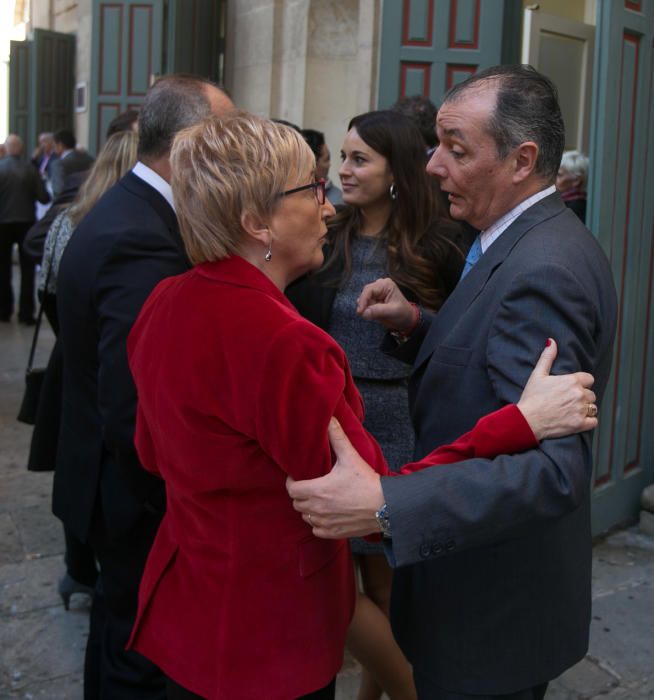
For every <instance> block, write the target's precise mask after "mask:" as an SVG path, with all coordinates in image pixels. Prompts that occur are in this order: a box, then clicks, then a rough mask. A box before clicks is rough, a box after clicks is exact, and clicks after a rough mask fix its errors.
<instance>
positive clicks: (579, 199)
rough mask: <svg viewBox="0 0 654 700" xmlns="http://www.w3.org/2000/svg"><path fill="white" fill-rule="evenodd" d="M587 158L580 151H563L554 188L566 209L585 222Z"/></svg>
mask: <svg viewBox="0 0 654 700" xmlns="http://www.w3.org/2000/svg"><path fill="white" fill-rule="evenodd" d="M587 182H588V158H587V157H586V156H585V155H584V154H583V153H581V152H580V151H564V152H563V156H562V157H561V165H560V167H559V172H558V173H557V175H556V189H557V190H558V191H559V192H560V193H561V199H562V200H563V201H564V203H565V205H566V207H568V209H572V211H573V212H574V213H575V214H576V215H577V216H578V217H579V218H580V219H581V220H582V221H583V222H584V223H585V222H586V184H587Z"/></svg>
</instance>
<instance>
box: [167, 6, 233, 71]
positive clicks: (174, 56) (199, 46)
mask: <svg viewBox="0 0 654 700" xmlns="http://www.w3.org/2000/svg"><path fill="white" fill-rule="evenodd" d="M166 28H167V32H166V33H167V35H168V45H167V63H166V66H165V71H166V73H193V74H194V75H201V76H202V77H203V78H209V79H210V80H213V81H214V82H216V83H222V82H223V72H224V65H223V63H224V55H225V3H224V2H223V1H222V0H170V2H169V4H168V15H167V20H166Z"/></svg>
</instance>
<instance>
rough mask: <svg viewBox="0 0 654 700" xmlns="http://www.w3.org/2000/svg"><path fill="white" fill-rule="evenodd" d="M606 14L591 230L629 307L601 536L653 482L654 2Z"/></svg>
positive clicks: (612, 407)
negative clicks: (653, 188)
mask: <svg viewBox="0 0 654 700" xmlns="http://www.w3.org/2000/svg"><path fill="white" fill-rule="evenodd" d="M597 11H598V22H597V34H596V37H597V40H596V54H595V79H594V86H593V92H594V95H593V120H592V123H591V146H590V154H589V155H590V173H591V175H590V183H589V196H590V199H589V217H590V218H589V222H588V226H589V228H590V229H591V231H593V233H595V235H596V236H597V237H598V239H599V240H600V242H601V244H602V245H603V247H604V249H605V250H606V251H607V253H608V255H609V257H610V260H611V264H612V267H613V275H614V279H615V283H616V287H617V290H618V295H619V309H620V316H619V325H618V335H617V339H616V345H615V359H614V368H613V375H612V379H611V382H610V384H609V388H608V391H607V395H606V397H605V399H604V403H603V405H602V412H601V417H600V418H601V419H600V430H599V431H598V435H597V440H596V450H595V454H596V469H595V475H594V478H595V493H594V504H593V528H594V531H595V532H601V531H603V530H606V529H607V528H609V527H613V526H614V525H616V524H618V523H620V522H623V521H625V520H627V519H629V518H632V517H634V516H635V515H636V514H637V513H638V509H639V506H638V501H639V498H640V493H641V491H642V489H643V487H644V486H645V485H646V484H649V483H651V482H652V481H654V430H653V427H654V398H653V397H654V304H653V303H652V296H653V293H654V279H653V274H654V235H653V233H652V232H653V231H654V196H653V195H652V182H653V181H654V82H653V81H654V70H653V69H654V4H653V3H652V2H647V1H646V0H619V1H618V0H615V1H612V2H599V3H597Z"/></svg>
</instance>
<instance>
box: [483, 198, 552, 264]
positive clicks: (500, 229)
mask: <svg viewBox="0 0 654 700" xmlns="http://www.w3.org/2000/svg"><path fill="white" fill-rule="evenodd" d="M553 192H556V187H555V186H554V185H550V186H549V187H547V188H546V189H544V190H541V191H540V192H536V194H532V195H531V197H527V199H525V200H524V201H522V202H520V204H518V206H516V207H513V209H511V211H509V212H507V213H506V214H504V216H500V218H499V219H498V220H497V221H496V222H495V223H494V224H491V225H490V226H489V227H488V228H487V229H485V230H484V231H482V232H481V233H480V234H479V239H480V242H481V252H482V253H485V252H486V251H487V250H488V249H489V248H490V246H491V244H493V243H494V242H495V241H496V240H497V239H498V238H499V237H500V236H501V235H502V234H503V233H504V231H506V229H507V228H509V226H510V225H511V224H512V223H513V222H514V221H515V220H516V219H517V218H518V217H519V216H520V214H522V213H524V212H526V211H527V209H529V207H533V206H534V204H536V202H540V200H541V199H545V197H549V196H550V195H551V194H552V193H553Z"/></svg>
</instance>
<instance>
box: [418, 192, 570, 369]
mask: <svg viewBox="0 0 654 700" xmlns="http://www.w3.org/2000/svg"><path fill="white" fill-rule="evenodd" d="M564 209H565V206H564V204H563V202H562V201H561V198H560V196H559V195H558V194H557V193H554V194H551V195H549V196H548V197H545V199H542V200H541V201H540V202H537V203H536V204H534V205H533V206H531V207H529V209H527V211H526V212H524V214H521V215H520V216H519V217H518V218H517V219H516V220H515V221H514V222H513V223H512V224H511V225H510V226H509V227H508V228H507V229H506V231H504V233H502V235H501V236H500V237H499V238H498V239H497V240H496V241H495V242H494V243H493V244H492V245H491V247H490V248H489V249H488V250H487V251H486V252H485V253H484V254H483V255H482V256H481V258H480V259H479V262H478V263H477V264H476V265H475V266H474V267H473V268H472V270H470V272H469V273H468V274H467V275H466V277H464V279H463V280H462V281H461V282H459V284H457V286H456V287H455V288H454V291H453V292H452V293H451V294H450V296H449V297H448V298H447V301H446V302H445V303H444V304H443V306H442V307H441V309H440V311H439V312H438V313H437V314H436V316H435V318H434V320H433V322H432V323H431V326H430V329H429V332H428V334H427V336H426V337H425V339H424V340H423V342H422V345H421V347H420V351H419V352H418V355H417V357H416V361H415V364H414V372H415V371H416V370H417V369H418V368H419V367H420V366H421V365H422V364H424V363H425V362H426V361H427V360H428V359H429V358H430V357H431V355H432V353H433V352H434V350H435V349H436V347H437V346H438V345H439V343H440V341H441V339H442V338H443V336H445V335H446V334H447V333H448V332H449V331H450V330H451V329H452V327H453V326H454V325H455V324H456V322H457V321H458V320H459V318H461V316H463V315H464V314H465V312H466V311H467V309H468V308H469V307H470V305H471V304H472V303H473V302H474V301H475V299H476V298H477V297H478V296H479V295H480V294H481V292H482V291H483V289H484V287H485V286H486V284H487V283H488V280H489V279H490V278H491V276H492V275H493V273H494V272H495V270H497V268H498V267H499V266H500V265H502V263H503V262H504V261H505V260H506V258H507V257H508V256H509V254H510V253H511V251H512V250H513V248H514V247H515V246H516V245H517V244H518V242H519V241H520V240H521V239H522V237H523V236H524V235H525V234H526V233H527V232H528V231H530V230H531V229H532V228H533V227H534V226H536V225H537V224H540V223H542V222H543V221H546V220H547V219H550V218H552V217H553V216H556V215H557V214H559V213H560V212H561V211H563V210H564Z"/></svg>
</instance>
